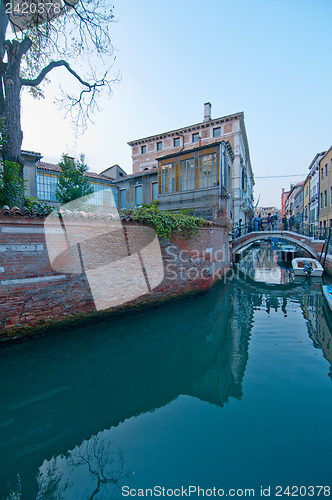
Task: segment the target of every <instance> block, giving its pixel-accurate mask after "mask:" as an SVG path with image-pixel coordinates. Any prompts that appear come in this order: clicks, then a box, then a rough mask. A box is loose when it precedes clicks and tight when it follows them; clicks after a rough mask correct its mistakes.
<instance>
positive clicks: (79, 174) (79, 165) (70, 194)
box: [56, 154, 94, 205]
mask: <svg viewBox="0 0 332 500" xmlns="http://www.w3.org/2000/svg"><path fill="white" fill-rule="evenodd" d="M59 167H61V170H62V172H61V174H60V175H59V179H58V185H57V189H56V197H57V199H58V201H60V203H61V204H62V205H64V204H65V203H69V202H70V201H73V200H76V199H78V198H81V197H82V196H87V195H89V194H92V193H93V192H94V191H93V187H92V186H91V184H90V182H89V180H88V178H87V177H85V176H84V174H85V172H86V171H87V170H88V166H87V165H86V163H85V159H84V155H83V154H81V156H80V159H79V160H76V161H75V160H73V159H72V158H69V156H67V155H65V154H63V155H62V159H61V161H60V162H59Z"/></svg>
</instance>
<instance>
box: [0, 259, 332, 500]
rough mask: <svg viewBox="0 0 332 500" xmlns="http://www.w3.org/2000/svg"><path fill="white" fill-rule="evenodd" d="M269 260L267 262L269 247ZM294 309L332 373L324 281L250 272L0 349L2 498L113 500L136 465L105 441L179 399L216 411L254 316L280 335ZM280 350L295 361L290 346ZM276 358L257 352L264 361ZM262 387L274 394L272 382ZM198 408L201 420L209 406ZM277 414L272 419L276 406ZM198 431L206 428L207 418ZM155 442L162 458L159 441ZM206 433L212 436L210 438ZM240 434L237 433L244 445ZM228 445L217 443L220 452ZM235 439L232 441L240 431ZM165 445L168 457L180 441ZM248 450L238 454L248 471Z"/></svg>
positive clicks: (242, 363) (236, 384)
mask: <svg viewBox="0 0 332 500" xmlns="http://www.w3.org/2000/svg"><path fill="white" fill-rule="evenodd" d="M269 255H270V257H271V258H272V260H273V253H272V254H271V253H270V254H269ZM264 265H270V264H268V262H267V261H266V262H265V264H264ZM271 269H273V265H271ZM295 313H297V314H298V315H299V316H301V313H302V315H303V317H304V318H305V321H306V328H307V331H308V335H309V337H310V339H311V340H312V342H313V344H314V346H315V347H316V348H319V349H321V350H322V351H323V353H324V356H325V358H326V359H327V360H328V362H329V364H330V376H331V363H332V343H331V331H332V319H331V314H330V312H329V311H327V310H325V306H324V301H323V297H322V294H321V291H320V288H319V287H318V286H315V285H310V286H306V287H299V286H297V287H296V286H293V287H285V288H284V289H281V287H270V288H268V289H267V288H264V287H262V286H261V285H260V284H255V282H254V281H252V280H250V279H248V280H244V279H235V280H234V281H232V282H231V283H229V284H227V285H223V284H220V285H218V286H216V287H215V288H213V289H212V290H211V291H210V292H209V293H207V294H205V295H202V296H199V297H195V298H191V299H186V300H183V301H181V302H177V303H174V304H169V305H166V306H163V307H160V308H158V309H155V310H152V311H148V312H144V313H142V314H139V315H136V316H130V317H128V318H118V319H113V320H111V321H108V322H104V323H100V324H98V325H94V326H93V327H92V326H89V327H86V328H81V329H79V330H77V331H76V332H71V333H70V334H67V335H66V334H62V335H57V336H55V337H49V338H45V339H40V340H38V341H33V342H31V343H26V344H22V345H17V346H11V347H6V348H4V349H2V350H1V351H0V377H1V380H2V381H3V383H2V385H1V388H0V405H1V408H2V411H1V420H0V457H1V460H2V461H3V464H1V467H0V498H1V497H2V496H4V497H5V498H6V497H7V498H8V494H9V491H10V490H11V491H12V492H15V491H16V497H15V496H12V497H11V498H21V497H22V498H29V499H34V498H37V499H38V500H43V499H48V498H49V499H61V500H66V499H72V498H78V499H81V498H105V499H106V498H107V499H108V498H112V499H115V498H121V492H120V488H121V485H123V484H124V482H125V483H126V482H127V484H128V480H130V478H133V475H132V473H133V470H132V469H131V466H130V465H129V463H130V461H129V460H128V457H127V456H126V450H124V449H123V448H122V447H121V446H119V443H116V442H113V440H112V437H113V434H112V431H114V430H115V428H121V426H120V425H119V424H121V423H125V422H126V421H132V420H135V418H133V417H137V416H140V415H143V414H148V413H150V414H152V413H158V409H162V408H166V407H167V406H168V407H169V406H171V403H172V402H175V401H176V400H178V399H179V398H180V396H182V395H186V396H190V397H192V398H195V400H197V401H201V402H203V403H205V404H206V403H209V405H208V406H209V407H211V406H213V407H214V408H215V407H222V406H224V405H225V403H227V402H228V401H229V400H230V398H235V399H238V400H241V399H242V398H243V383H244V375H245V372H246V367H247V362H248V348H249V341H250V336H251V332H252V330H253V327H254V326H255V323H254V321H255V317H256V316H257V315H259V317H260V318H262V316H263V324H264V325H265V324H266V331H267V332H268V331H269V330H268V329H269V328H270V329H271V325H272V322H271V318H272V317H273V319H274V318H276V319H274V321H275V323H273V328H276V329H277V328H280V329H281V330H282V331H283V332H284V330H285V328H287V326H285V325H287V324H288V323H286V321H288V320H289V317H291V316H292V315H294V314H295ZM278 318H281V321H282V323H280V326H279V324H278V321H280V319H278ZM285 318H287V320H286V321H285ZM264 321H265V322H266V323H264ZM264 328H265V326H264ZM289 335H290V337H291V335H292V332H290V334H289ZM273 345H275V344H273ZM287 355H288V356H290V355H291V359H292V362H293V363H294V365H296V363H297V360H296V358H295V356H296V352H295V351H291V353H289V352H288V353H287ZM287 359H289V358H287ZM272 360H273V356H272V357H271V356H270V355H269V353H268V352H265V351H264V352H263V355H262V358H261V360H260V361H261V364H262V366H264V363H266V362H267V363H272V362H273V361H272ZM258 361H259V360H258ZM301 362H302V361H301V360H300V361H299V363H301ZM256 369H257V375H256V377H257V379H256V381H257V380H260V378H261V376H262V374H261V368H260V365H259V364H258V366H257V368H256ZM270 383H271V381H270ZM264 390H266V389H264ZM283 390H284V389H283ZM269 392H271V394H273V386H270V387H269ZM263 395H264V396H263V397H264V398H266V397H267V394H266V393H264V392H263ZM278 397H280V395H278V393H277V395H276V401H278ZM244 399H245V398H244ZM258 399H259V398H258ZM229 406H230V405H227V408H229ZM223 411H224V410H223ZM282 411H283V410H282V409H281V412H282ZM240 414H241V408H240V407H238V413H236V414H235V416H236V418H237V419H239V428H241V427H243V428H244V429H245V428H246V426H248V423H247V422H246V421H244V422H242V421H241V419H240V417H239V415H240ZM202 415H203V416H204V417H205V418H207V420H209V418H208V415H209V414H208V411H207V410H206V409H205V407H204V411H203V413H202ZM177 416H178V415H177ZM270 418H271V415H270ZM276 418H277V419H279V421H280V415H279V416H278V412H276ZM260 419H261V416H260V412H258V414H257V416H254V417H252V421H251V422H250V425H251V426H252V427H253V426H254V425H255V421H256V420H257V421H258V424H259V425H261V426H262V425H263V424H262V420H260ZM267 422H268V420H267ZM188 425H190V423H189V422H188ZM250 425H249V426H248V433H249V434H250V432H251V430H250ZM174 426H176V423H175V422H174ZM221 427H222V426H221ZM239 428H238V430H239ZM281 431H282V427H281ZM160 432H161V433H162V430H161V431H160ZM201 432H202V433H203V434H204V433H206V435H207V436H208V435H209V429H207V428H205V422H204V421H202V423H201ZM226 432H227V429H226ZM257 432H258V431H257ZM274 432H276V430H274ZM249 434H248V436H249ZM210 438H211V437H210ZM155 439H156V442H155V443H154V445H155V449H154V453H156V460H158V457H159V455H158V453H162V452H160V450H159V441H158V439H160V440H161V437H160V436H156V437H155ZM213 439H216V440H218V434H217V433H215V434H213ZM245 439H246V438H242V439H241V438H239V441H240V443H239V447H240V448H239V449H241V450H242V448H243V446H244V443H245ZM255 439H258V434H257V435H256V438H255ZM292 439H293V436H292ZM224 440H225V436H224V437H221V438H220V450H222V449H223V444H224ZM232 440H233V441H232V446H233V447H235V448H236V446H237V436H236V435H234V436H232ZM171 446H173V448H174V450H173V451H172V453H176V452H177V451H178V449H177V446H178V441H177V440H175V441H174V442H173V443H172V445H171ZM255 446H256V443H255ZM218 451H219V450H218ZM127 452H128V449H127ZM197 452H198V454H200V453H202V459H201V460H202V463H203V462H206V463H207V464H208V467H210V466H209V460H211V458H210V455H209V454H210V453H211V450H210V449H208V451H207V452H206V453H208V454H207V455H204V452H203V451H201V450H197ZM253 452H254V451H253V450H252V449H251V450H250V455H248V456H247V457H246V456H244V462H245V463H246V465H245V468H244V470H247V469H248V467H249V465H248V463H249V462H250V460H249V458H250V456H251V454H252V453H253ZM228 453H230V450H229V451H228ZM226 454H227V453H226ZM217 458H218V457H217ZM248 460H249V462H248ZM217 461H218V460H217ZM217 461H216V463H217ZM281 462H282V461H281V460H279V461H278V463H281ZM165 463H167V462H165ZM236 463H238V457H236ZM211 464H212V460H211ZM142 467H143V464H142ZM228 474H230V471H228ZM216 477H217V476H216ZM233 486H234V485H233Z"/></svg>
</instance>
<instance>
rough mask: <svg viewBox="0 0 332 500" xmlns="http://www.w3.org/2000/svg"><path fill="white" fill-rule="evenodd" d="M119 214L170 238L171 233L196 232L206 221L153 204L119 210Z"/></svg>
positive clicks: (163, 236) (185, 233)
mask: <svg viewBox="0 0 332 500" xmlns="http://www.w3.org/2000/svg"><path fill="white" fill-rule="evenodd" d="M119 212H120V216H122V217H124V218H131V219H132V220H134V221H136V222H141V223H144V224H146V225H148V226H151V227H153V228H154V229H155V231H156V233H157V235H158V236H159V237H162V238H170V237H171V236H172V235H173V234H176V233H181V234H183V235H185V236H188V237H189V236H190V235H192V234H197V233H198V231H199V228H200V227H201V226H202V225H203V224H204V223H205V222H206V221H205V220H204V219H202V218H201V217H193V216H189V215H186V214H183V213H181V212H170V211H166V210H165V211H160V210H158V209H156V208H155V207H153V206H142V207H137V208H135V209H132V210H131V209H123V210H120V211H119Z"/></svg>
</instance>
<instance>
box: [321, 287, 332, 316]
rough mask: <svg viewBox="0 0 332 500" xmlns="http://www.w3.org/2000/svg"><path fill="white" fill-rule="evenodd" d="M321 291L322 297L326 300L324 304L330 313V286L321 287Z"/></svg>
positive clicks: (331, 306)
mask: <svg viewBox="0 0 332 500" xmlns="http://www.w3.org/2000/svg"><path fill="white" fill-rule="evenodd" d="M322 290H323V294H324V297H325V298H326V302H327V304H328V306H329V308H330V309H331V311H332V286H330V285H322Z"/></svg>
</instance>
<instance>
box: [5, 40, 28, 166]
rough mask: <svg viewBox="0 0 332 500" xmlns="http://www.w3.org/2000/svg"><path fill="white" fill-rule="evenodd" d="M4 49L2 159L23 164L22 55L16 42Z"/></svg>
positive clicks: (8, 42) (6, 43)
mask: <svg viewBox="0 0 332 500" xmlns="http://www.w3.org/2000/svg"><path fill="white" fill-rule="evenodd" d="M5 47H6V51H7V55H8V61H7V63H6V66H5V71H4V72H3V74H2V81H3V87H4V94H5V103H4V105H5V106H4V119H5V127H6V130H5V142H4V145H3V159H4V160H7V161H13V162H16V163H20V164H21V165H23V164H24V162H23V158H22V156H21V145H22V139H23V133H22V130H21V97H20V94H21V80H20V64H21V58H22V54H21V51H20V44H19V42H18V41H17V40H14V41H13V42H10V41H6V42H5Z"/></svg>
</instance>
